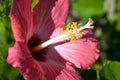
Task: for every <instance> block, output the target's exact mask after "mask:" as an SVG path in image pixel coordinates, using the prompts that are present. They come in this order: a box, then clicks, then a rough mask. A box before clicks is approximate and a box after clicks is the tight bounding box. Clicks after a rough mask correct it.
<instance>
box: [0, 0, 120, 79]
mask: <svg viewBox="0 0 120 80" xmlns="http://www.w3.org/2000/svg"><path fill="white" fill-rule="evenodd" d="M11 1H12V0H0V80H24V79H23V78H22V76H21V75H20V74H19V71H18V69H14V68H12V66H11V65H8V64H7V63H6V57H7V53H8V48H9V47H10V46H12V45H13V44H14V39H13V35H12V31H11V27H10V20H9V17H8V15H9V12H10V7H11ZM70 2H71V3H70V6H71V7H70V13H69V18H68V22H72V21H76V22H82V23H85V22H87V20H88V18H92V19H93V20H94V22H95V23H94V25H95V29H94V35H95V36H96V38H98V40H99V49H100V58H99V60H98V61H97V62H96V63H95V64H94V65H93V66H92V67H91V69H90V70H80V69H78V71H79V72H80V73H81V75H82V77H83V78H84V80H120V75H119V74H120V19H119V18H120V0H70Z"/></svg>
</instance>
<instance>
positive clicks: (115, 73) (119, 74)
mask: <svg viewBox="0 0 120 80" xmlns="http://www.w3.org/2000/svg"><path fill="white" fill-rule="evenodd" d="M100 75H101V78H102V79H101V80H120V62H117V61H111V62H108V63H106V64H105V65H104V66H103V67H102V69H101V70H100Z"/></svg>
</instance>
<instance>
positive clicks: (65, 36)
mask: <svg viewBox="0 0 120 80" xmlns="http://www.w3.org/2000/svg"><path fill="white" fill-rule="evenodd" d="M93 23H94V22H93V20H92V19H91V18H89V21H88V22H87V24H86V25H84V26H82V24H78V23H77V22H72V23H68V24H67V26H66V29H65V31H64V32H63V33H61V34H59V35H58V36H56V37H54V38H52V39H49V40H48V41H45V42H43V43H42V44H39V45H37V46H35V47H34V48H32V49H30V50H31V52H32V53H35V52H38V51H40V50H42V49H44V48H46V47H47V46H49V45H52V44H56V43H60V42H65V41H70V42H74V41H76V40H79V39H81V38H82V37H83V36H84V35H83V34H82V32H81V31H83V30H85V29H93V28H94V26H93Z"/></svg>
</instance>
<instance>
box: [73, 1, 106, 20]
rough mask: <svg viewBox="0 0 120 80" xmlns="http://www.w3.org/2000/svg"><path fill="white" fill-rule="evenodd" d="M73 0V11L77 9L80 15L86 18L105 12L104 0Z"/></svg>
mask: <svg viewBox="0 0 120 80" xmlns="http://www.w3.org/2000/svg"><path fill="white" fill-rule="evenodd" d="M71 2H72V10H74V11H73V13H74V12H75V11H77V13H78V14H79V17H80V18H82V19H84V20H88V18H90V17H93V16H99V15H102V14H103V12H104V10H103V0H74V1H73V0H72V1H71Z"/></svg>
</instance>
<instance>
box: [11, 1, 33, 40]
mask: <svg viewBox="0 0 120 80" xmlns="http://www.w3.org/2000/svg"><path fill="white" fill-rule="evenodd" d="M31 4H32V0H13V4H12V8H11V12H10V15H9V16H10V20H11V24H12V30H13V34H14V37H15V40H16V41H27V40H28V38H29V37H31V34H32V30H33V21H32V9H31ZM26 39H27V40H26Z"/></svg>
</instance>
